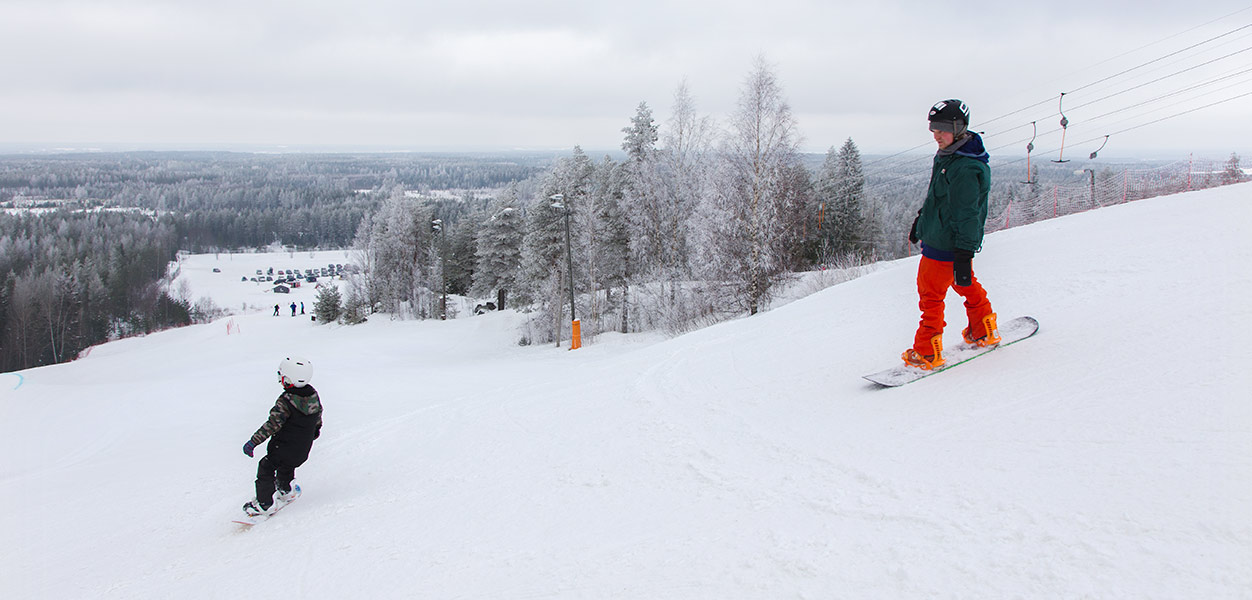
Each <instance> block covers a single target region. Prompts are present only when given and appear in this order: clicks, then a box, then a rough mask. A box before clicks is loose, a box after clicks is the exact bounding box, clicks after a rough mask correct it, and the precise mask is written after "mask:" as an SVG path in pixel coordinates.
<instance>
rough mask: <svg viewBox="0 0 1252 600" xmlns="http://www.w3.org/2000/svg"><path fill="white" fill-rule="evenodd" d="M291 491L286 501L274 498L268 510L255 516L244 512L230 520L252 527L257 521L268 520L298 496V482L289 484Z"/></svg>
mask: <svg viewBox="0 0 1252 600" xmlns="http://www.w3.org/2000/svg"><path fill="white" fill-rule="evenodd" d="M291 492H292V494H291V497H290V498H288V499H287V500H286V501H282V500H278V499H275V500H274V505H273V506H271V507H270V509H269V510H268V511H266V512H264V513H261V514H259V515H256V516H252V515H249V514H247V513H244V515H243V516H242V517H239V518H237V519H233V520H232V521H231V522H232V523H238V524H240V525H243V526H244V527H252V526H253V525H256V524H257V523H262V522H265V521H268V520H269V519H270V517H272V516H274V515H276V514H278V511H280V510H282V509H283V508H284V507H286V506H287V505H288V504H291V503H292V502H295V501H296V498H299V497H300V484H295V485H293V486H291Z"/></svg>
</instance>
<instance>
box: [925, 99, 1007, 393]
mask: <svg viewBox="0 0 1252 600" xmlns="http://www.w3.org/2000/svg"><path fill="white" fill-rule="evenodd" d="M929 121H930V131H931V132H932V133H933V134H934V137H935V143H937V144H938V145H939V151H938V153H936V155H935V160H934V166H933V167H932V169H931V173H930V187H929V189H927V191H926V201H925V203H923V204H922V208H921V210H919V211H917V218H916V219H914V220H913V228H912V229H911V230H910V231H909V241H910V242H912V243H914V244H916V243H918V242H919V241H920V242H921V245H922V259H921V264H919V265H918V268H917V294H918V297H919V298H920V300H919V302H918V306H919V308H921V310H922V318H921V322H920V323H919V324H918V327H917V334H916V335H915V336H914V339H913V347H912V348H909V349H908V350H905V351H904V354H902V355H901V358H903V359H904V362H905V363H906V364H909V365H912V366H915V367H920V368H922V369H926V370H930V369H934V368H936V367H939V366H941V365H943V364H944V361H943V328H944V326H946V325H947V323H946V322H944V319H943V311H944V299H945V298H946V297H947V295H948V288H952V289H954V290H956V293H958V294H960V295H961V296H962V297H964V298H965V314H966V316H967V317H968V319H969V326H968V327H966V328H965V329H964V330H963V331H962V332H961V336H962V337H963V338H964V340H965V342H966V343H969V344H976V345H979V346H991V345H994V344H998V343H999V342H1000V336H999V333H998V331H997V329H996V314H995V312H993V311H992V310H991V302H990V301H989V300H988V299H987V292H986V290H984V289H983V287H982V284H980V283H978V279H977V278H976V277H974V270H973V259H974V253H975V252H977V251H978V250H979V249H980V248H981V247H982V238H983V227H984V225H985V223H986V221H987V194H988V193H989V192H990V190H991V168H990V167H989V166H988V160H989V159H990V155H988V154H987V151H986V149H985V148H984V147H983V143H982V138H981V137H979V135H978V134H977V133H974V132H972V131H969V108H968V107H967V106H966V105H965V103H964V102H961V101H960V100H944V101H942V102H939V103H937V104H935V105H934V106H933V107H931V109H930V115H929Z"/></svg>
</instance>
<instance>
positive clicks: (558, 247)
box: [520, 147, 595, 344]
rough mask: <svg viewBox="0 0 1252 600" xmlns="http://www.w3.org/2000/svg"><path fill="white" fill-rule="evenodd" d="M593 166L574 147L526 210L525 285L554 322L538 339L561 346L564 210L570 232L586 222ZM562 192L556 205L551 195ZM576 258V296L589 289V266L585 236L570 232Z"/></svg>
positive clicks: (565, 289) (564, 288)
mask: <svg viewBox="0 0 1252 600" xmlns="http://www.w3.org/2000/svg"><path fill="white" fill-rule="evenodd" d="M594 173H595V165H594V164H593V163H592V162H591V159H589V158H587V155H586V154H585V153H584V152H583V151H582V149H581V148H578V147H575V148H574V154H573V156H571V157H569V158H564V159H561V160H560V161H558V162H557V164H556V165H554V166H553V168H552V170H551V171H549V172H548V174H547V175H546V176H545V178H544V181H543V184H542V185H541V186H540V193H539V194H538V195H537V197H536V198H535V200H534V201H533V202H532V203H531V205H530V207H529V208H528V210H527V214H526V235H525V238H524V240H523V242H522V269H521V273H522V281H521V282H520V283H521V286H520V287H521V289H522V290H523V291H524V293H525V295H526V296H527V298H528V299H529V300H531V301H533V302H535V303H536V305H537V308H538V309H539V312H540V320H541V321H547V322H549V323H551V327H550V328H548V327H541V328H540V329H539V330H538V331H537V332H536V334H535V335H536V337H538V338H540V340H543V341H547V340H555V341H556V342H557V343H558V344H559V342H560V339H561V337H562V332H563V331H564V329H565V328H566V327H567V324H568V322H569V319H568V314H569V313H568V312H565V313H564V314H565V318H562V316H561V315H562V312H563V308H564V309H565V310H566V311H567V310H568V306H565V307H563V306H562V304H568V300H567V298H568V297H569V296H568V290H569V287H568V286H569V283H568V279H569V277H568V268H567V262H566V261H567V260H568V259H567V258H566V230H565V227H566V224H565V219H566V216H567V215H566V213H567V212H568V217H569V219H570V228H571V230H572V229H573V228H574V227H575V226H576V225H577V224H580V223H582V222H583V219H584V215H583V211H585V210H586V206H585V205H586V204H588V202H589V201H588V197H589V195H590V192H591V186H592V176H593V174H594ZM556 194H560V195H561V196H562V198H563V199H562V202H561V208H557V207H554V206H552V200H551V197H552V196H554V195H556ZM571 238H572V246H573V256H574V270H575V274H574V295H575V297H577V296H578V295H579V294H581V293H583V292H584V291H585V290H584V289H580V288H579V287H578V286H579V282H583V281H586V278H585V276H584V275H580V273H582V272H583V271H585V269H586V268H587V262H588V260H593V259H589V258H588V256H589V253H588V252H587V248H586V247H585V240H586V236H584V235H581V234H580V235H573V234H572V233H571Z"/></svg>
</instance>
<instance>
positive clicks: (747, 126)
mask: <svg viewBox="0 0 1252 600" xmlns="http://www.w3.org/2000/svg"><path fill="white" fill-rule="evenodd" d="M797 136H798V134H797V130H796V121H795V119H794V118H793V116H792V113H791V107H790V106H789V105H788V104H787V102H786V101H785V100H784V99H783V96H782V89H781V87H780V86H779V84H778V79H777V77H776V76H775V74H774V72H773V71H772V70H771V69H770V67H769V66H768V65H767V64H766V63H765V60H764V58H759V59H758V60H757V63H756V65H755V67H754V68H753V70H752V72H751V73H750V74H749V76H748V78H747V80H746V81H745V84H744V89H743V94H742V96H741V97H740V99H739V102H738V106H737V108H736V110H735V112H734V113H733V115H732V116H731V120H730V122H729V131H728V132H727V133H726V137H725V140H724V141H723V143H722V152H721V155H720V164H719V169H718V173H717V181H716V185H715V189H713V190H711V193H710V194H708V195H707V196H706V202H705V207H704V210H701V211H699V213H700V219H699V223H700V226H699V229H700V231H701V239H702V247H701V249H700V254H701V259H702V260H700V261H699V263H700V264H701V266H702V267H704V273H705V276H706V279H708V280H714V281H716V282H718V283H719V284H720V285H719V287H721V288H723V289H725V290H727V291H729V292H730V294H729V296H728V297H727V300H730V301H732V302H734V303H735V305H736V307H737V308H740V309H743V310H746V311H747V312H748V314H756V313H757V311H759V310H760V309H761V308H762V307H763V305H764V304H766V303H767V302H768V301H769V299H770V297H771V293H772V291H773V287H774V285H775V283H777V282H778V281H779V279H780V278H781V277H782V276H783V275H784V274H785V273H786V272H787V267H788V266H789V263H790V261H791V260H792V258H793V256H794V253H793V250H794V248H793V243H794V242H795V241H796V239H797V238H798V235H799V232H796V231H793V230H792V229H793V228H792V227H791V226H792V224H793V223H794V213H795V212H797V211H799V210H800V206H799V202H800V201H801V193H800V192H801V191H800V190H798V189H796V185H795V183H796V178H795V175H796V168H797V166H799V165H800V157H799V150H798V145H799V142H798V139H797Z"/></svg>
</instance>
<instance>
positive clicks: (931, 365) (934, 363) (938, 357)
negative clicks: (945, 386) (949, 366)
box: [900, 335, 999, 371]
mask: <svg viewBox="0 0 1252 600" xmlns="http://www.w3.org/2000/svg"><path fill="white" fill-rule="evenodd" d="M996 341H999V340H998V339H997V340H996ZM930 348H931V350H934V354H928V355H927V354H922V353H920V352H918V351H917V350H914V349H912V348H909V349H908V350H905V351H904V354H901V355H900V358H902V359H904V364H906V365H909V366H910V367H917V368H919V369H921V370H923V371H931V370H934V369H937V368H939V367H942V366H943V365H944V362H943V336H942V335H937V336H935V337H933V338H930Z"/></svg>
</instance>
